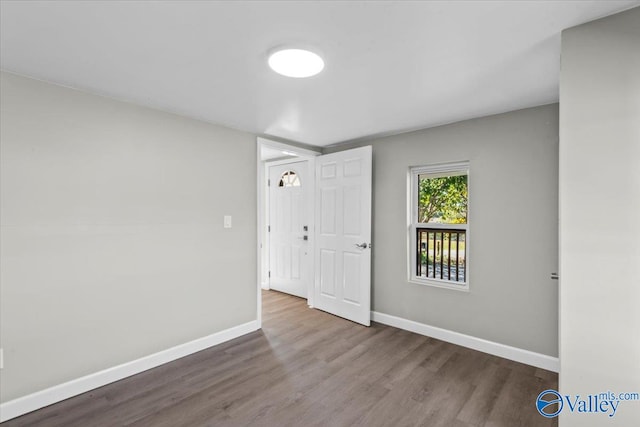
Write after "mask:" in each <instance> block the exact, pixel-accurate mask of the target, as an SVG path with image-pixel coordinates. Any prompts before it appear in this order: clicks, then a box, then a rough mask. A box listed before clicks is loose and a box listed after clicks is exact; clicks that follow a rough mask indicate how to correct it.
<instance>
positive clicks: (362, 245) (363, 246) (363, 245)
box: [356, 243, 368, 249]
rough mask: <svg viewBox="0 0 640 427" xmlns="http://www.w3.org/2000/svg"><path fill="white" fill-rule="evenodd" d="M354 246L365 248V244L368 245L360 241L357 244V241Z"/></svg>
mask: <svg viewBox="0 0 640 427" xmlns="http://www.w3.org/2000/svg"><path fill="white" fill-rule="evenodd" d="M356 246H357V247H358V248H360V249H367V246H368V245H367V244H366V243H360V244H357V243H356Z"/></svg>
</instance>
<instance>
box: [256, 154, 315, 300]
mask: <svg viewBox="0 0 640 427" xmlns="http://www.w3.org/2000/svg"><path fill="white" fill-rule="evenodd" d="M308 163H309V162H308V161H301V162H295V163H286V164H277V165H270V166H269V224H268V225H267V227H268V234H269V287H270V288H271V289H274V290H276V291H281V292H286V293H288V294H292V295H296V296H299V297H302V298H307V295H308V288H309V281H310V279H311V277H310V265H309V261H310V249H311V247H310V246H309V239H310V238H311V237H310V236H311V235H310V234H309V231H310V230H309V222H308V218H309V213H310V212H309V210H310V207H309V200H308V197H307V193H308V190H309V188H310V187H309V185H310V183H309V182H308V175H309V173H308V167H309V166H308Z"/></svg>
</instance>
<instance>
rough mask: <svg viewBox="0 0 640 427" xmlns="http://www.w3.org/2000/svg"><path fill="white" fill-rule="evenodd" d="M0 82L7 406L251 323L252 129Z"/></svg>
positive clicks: (26, 82)
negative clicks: (228, 225) (228, 221)
mask: <svg viewBox="0 0 640 427" xmlns="http://www.w3.org/2000/svg"><path fill="white" fill-rule="evenodd" d="M1 93H2V134H1V144H2V146H1V157H2V164H1V171H2V176H1V182H2V188H1V195H2V199H1V207H2V211H1V218H2V222H1V234H2V240H1V244H2V247H1V249H2V252H1V254H2V255H1V259H0V262H1V264H2V276H1V283H2V286H1V295H0V297H1V304H2V305H1V313H2V314H1V316H2V317H1V319H0V320H1V322H0V324H1V331H0V332H1V340H2V341H1V346H2V348H3V349H4V365H5V366H4V369H3V370H2V371H1V375H2V381H1V382H2V386H1V394H2V396H1V397H2V401H3V402H5V401H8V400H12V399H14V398H17V397H19V396H23V395H26V394H29V393H32V392H35V391H38V390H41V389H44V388H46V387H49V386H53V385H56V384H60V383H62V382H65V381H68V380H72V379H75V378H78V377H81V376H83V375H87V374H91V373H94V372H96V371H99V370H102V369H105V368H109V367H112V366H115V365H118V364H121V363H124V362H128V361H131V360H133V359H136V358H139V357H142V356H145V355H148V354H152V353H154V352H157V351H161V350H164V349H167V348H169V347H171V346H175V345H178V344H182V343H185V342H188V341H190V340H193V339H196V338H200V337H203V336H207V335H209V334H212V333H214V332H218V331H221V330H224V329H227V328H229V327H232V326H236V325H239V324H242V323H245V322H248V321H251V320H255V316H256V251H255V247H256V143H255V137H254V136H253V135H250V134H247V133H242V132H238V131H234V130H229V129H226V128H223V127H219V126H215V125H211V124H206V123H202V122H198V121H195V120H190V119H186V118H182V117H179V116H176V115H172V114H167V113H163V112H159V111H154V110H151V109H147V108H142V107H137V106H133V105H130V104H126V103H122V102H117V101H114V100H110V99H107V98H102V97H98V96H93V95H89V94H86V93H82V92H78V91H74V90H70V89H66V88H63V87H59V86H54V85H51V84H46V83H42V82H38V81H35V80H31V79H26V78H23V77H18V76H15V75H12V74H7V73H2V81H1ZM225 214H229V215H233V225H234V227H233V228H232V229H223V227H222V224H223V215H225Z"/></svg>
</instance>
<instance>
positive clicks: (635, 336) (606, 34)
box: [560, 8, 640, 427]
mask: <svg viewBox="0 0 640 427" xmlns="http://www.w3.org/2000/svg"><path fill="white" fill-rule="evenodd" d="M560 82H561V84H560V105H561V109H560V118H561V120H560V195H561V198H560V230H561V232H560V248H561V264H560V267H561V272H560V273H561V276H560V278H561V282H560V289H561V291H560V301H561V303H560V313H561V317H560V326H561V329H560V390H561V392H562V393H563V394H581V395H586V394H589V393H600V392H605V391H609V390H610V391H613V392H616V393H618V392H640V239H639V238H640V221H639V219H640V164H639V162H640V8H635V9H632V10H629V11H627V12H623V13H620V14H617V15H613V16H611V17H608V18H605V19H601V20H598V21H594V22H591V23H588V24H584V25H581V26H578V27H575V28H571V29H569V30H566V31H564V32H563V33H562V73H561V79H560ZM565 406H566V405H565ZM560 421H561V425H562V426H563V427H565V426H580V427H583V426H584V427H588V426H601V425H607V426H632V425H636V426H637V425H640V402H621V403H620V406H619V408H618V411H617V413H616V415H615V417H612V418H608V417H607V416H606V415H590V416H589V415H582V414H576V415H572V414H570V413H568V412H567V410H563V412H562V414H561V420H560Z"/></svg>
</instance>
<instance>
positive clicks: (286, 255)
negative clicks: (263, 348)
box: [256, 138, 320, 324]
mask: <svg viewBox="0 0 640 427" xmlns="http://www.w3.org/2000/svg"><path fill="white" fill-rule="evenodd" d="M257 154H258V156H257V163H258V176H257V181H258V182H257V186H258V254H257V255H258V278H257V279H258V298H257V308H256V309H257V319H258V323H259V324H261V322H262V293H261V290H262V289H271V282H272V281H271V280H270V279H271V277H269V272H271V275H272V277H273V279H274V280H273V282H274V283H275V286H274V288H273V289H275V290H283V291H284V292H287V289H290V288H291V287H294V288H297V289H298V290H299V289H301V286H302V285H301V284H300V283H297V284H295V283H293V282H296V281H297V280H296V279H293V280H287V270H288V274H289V277H290V276H291V275H293V276H298V275H300V274H301V273H303V272H302V271H300V272H298V271H296V268H294V267H293V266H292V261H296V260H295V259H290V257H291V256H292V254H293V253H294V252H295V251H294V249H293V247H294V246H295V244H294V243H293V242H292V243H291V244H290V245H289V249H286V245H281V246H280V249H279V250H280V255H281V256H280V257H279V260H280V261H278V260H277V259H278V256H277V253H276V257H274V258H275V259H274V260H273V263H274V265H272V259H271V256H270V255H271V251H272V248H271V241H270V237H271V236H270V234H271V233H270V229H269V226H270V225H277V220H276V223H275V224H270V222H272V221H271V218H270V216H272V215H270V214H271V212H270V209H271V205H270V203H269V201H270V200H269V199H270V197H269V196H270V189H271V188H273V187H271V186H269V180H270V179H271V177H270V174H271V173H273V174H274V178H273V179H271V185H272V186H277V187H278V189H282V190H284V188H286V189H287V191H289V194H288V195H284V194H285V193H284V192H283V193H282V194H283V195H282V198H284V199H286V198H287V197H290V198H294V194H295V192H296V191H297V189H296V188H294V187H295V181H296V179H295V178H296V177H297V178H298V180H299V183H300V187H302V188H301V190H302V191H304V193H305V194H304V198H305V199H306V201H305V204H306V207H307V209H306V211H307V212H306V215H307V218H306V223H304V224H303V223H302V222H301V223H299V224H297V225H296V226H295V227H294V226H293V225H291V226H290V230H291V231H290V235H289V239H290V240H293V239H295V241H296V243H298V244H299V246H300V247H302V248H303V249H306V258H302V260H304V261H305V264H304V267H303V268H305V269H306V272H307V275H308V278H307V279H306V280H307V286H308V287H309V286H313V284H312V283H311V282H313V276H312V274H313V262H314V252H313V229H314V214H315V212H314V211H313V200H314V174H313V170H314V167H315V158H316V156H319V155H320V152H319V151H314V150H313V149H310V148H300V147H297V146H293V145H289V144H285V143H281V142H277V141H273V140H269V139H265V138H258V139H257ZM304 163H306V171H304V170H302V169H300V165H301V164H304ZM287 164H290V165H291V167H286V166H284V165H287ZM277 169H278V172H279V173H280V176H275V175H277V173H278V172H276V170H277ZM285 169H286V170H285ZM289 171H293V172H295V175H292V174H288V175H286V176H283V174H286V172H289ZM305 175H306V176H305ZM281 179H283V187H279V185H280V180H281ZM287 184H288V185H289V187H284V186H285V185H287ZM274 193H276V194H278V193H280V192H274ZM281 202H282V203H284V204H286V203H287V201H286V200H284V201H281ZM274 209H276V207H274ZM281 209H283V210H284V209H286V206H285V207H282V208H281ZM301 221H302V219H301ZM301 226H302V227H304V226H307V227H308V230H307V231H308V234H303V233H300V227H301ZM283 228H284V227H282V228H281V229H283ZM271 230H274V227H272V228H271ZM283 231H284V230H283ZM302 231H303V232H304V231H305V230H304V229H302ZM305 235H306V236H307V240H306V241H305V240H303V239H304V236H305ZM279 237H281V236H276V240H274V245H275V246H277V243H275V242H277V241H278V240H277V239H278V238H279ZM285 238H286V236H285ZM299 238H301V239H299ZM276 251H277V249H276ZM294 256H295V255H294ZM278 262H281V264H280V265H278V264H277V263H278ZM278 268H279V270H278ZM275 275H280V276H279V277H274V276H275ZM280 279H285V280H280ZM279 286H280V287H279ZM292 294H293V295H297V296H301V297H303V298H306V299H307V304H308V305H309V306H313V293H312V292H310V289H307V292H306V293H303V292H298V293H296V291H295V290H294V292H293V293H292Z"/></svg>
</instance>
